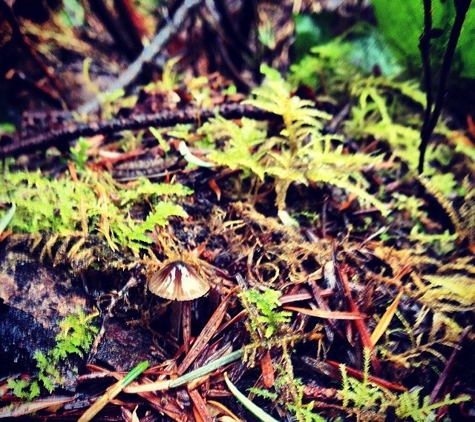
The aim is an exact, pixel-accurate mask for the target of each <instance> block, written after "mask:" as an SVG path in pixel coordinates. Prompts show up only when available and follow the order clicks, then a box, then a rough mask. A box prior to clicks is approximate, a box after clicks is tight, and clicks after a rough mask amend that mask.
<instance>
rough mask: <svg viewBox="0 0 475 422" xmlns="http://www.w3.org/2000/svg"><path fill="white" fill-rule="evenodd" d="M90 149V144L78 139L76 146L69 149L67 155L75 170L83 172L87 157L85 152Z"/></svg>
mask: <svg viewBox="0 0 475 422" xmlns="http://www.w3.org/2000/svg"><path fill="white" fill-rule="evenodd" d="M90 147H91V143H90V142H89V141H88V140H86V139H84V138H82V137H81V138H79V140H78V142H77V144H76V145H75V146H73V147H71V148H70V149H69V154H70V157H71V160H72V162H73V163H74V164H75V165H76V167H77V169H79V170H84V169H85V168H86V163H87V160H88V159H89V155H88V154H87V150H88V149H89V148H90Z"/></svg>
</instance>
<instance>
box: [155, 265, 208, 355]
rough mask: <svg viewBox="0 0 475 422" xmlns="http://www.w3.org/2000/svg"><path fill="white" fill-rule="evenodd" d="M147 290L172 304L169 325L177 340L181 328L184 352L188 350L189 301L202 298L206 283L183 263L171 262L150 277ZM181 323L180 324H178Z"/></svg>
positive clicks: (189, 329)
mask: <svg viewBox="0 0 475 422" xmlns="http://www.w3.org/2000/svg"><path fill="white" fill-rule="evenodd" d="M148 288H149V290H150V291H151V292H152V293H153V294H155V295H157V296H159V297H161V298H164V299H170V300H173V301H175V302H172V311H171V317H170V320H171V325H172V330H173V332H174V334H175V337H176V338H177V339H178V337H179V332H180V325H181V328H182V335H183V344H184V346H185V351H186V352H188V350H189V348H190V339H191V301H192V300H194V299H198V298H199V297H201V296H204V295H205V294H206V293H207V292H208V290H209V289H210V285H209V283H208V282H207V281H205V280H204V279H203V278H201V277H200V276H199V275H198V272H197V271H196V270H195V269H194V268H193V267H191V266H190V265H188V264H186V263H184V262H183V261H172V262H170V263H168V264H167V265H165V266H164V267H163V268H161V269H160V270H159V271H158V272H156V273H155V274H153V275H152V277H151V278H150V280H149V282H148ZM180 321H181V324H180Z"/></svg>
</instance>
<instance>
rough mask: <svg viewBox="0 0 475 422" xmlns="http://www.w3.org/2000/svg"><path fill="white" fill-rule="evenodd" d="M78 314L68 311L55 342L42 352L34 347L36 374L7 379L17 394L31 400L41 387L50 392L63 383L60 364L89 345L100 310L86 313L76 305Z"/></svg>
mask: <svg viewBox="0 0 475 422" xmlns="http://www.w3.org/2000/svg"><path fill="white" fill-rule="evenodd" d="M77 311H78V313H77V315H68V316H67V317H65V318H64V319H63V320H62V321H61V322H60V323H59V327H60V332H59V334H58V335H57V336H56V346H55V347H54V348H53V349H51V350H49V351H48V352H47V353H43V352H41V351H40V350H37V351H36V352H35V354H34V358H35V360H36V367H37V369H38V374H37V375H36V377H35V378H33V379H32V380H31V381H25V380H22V379H18V380H13V379H10V380H9V381H8V386H9V388H11V389H12V390H13V394H15V395H16V396H17V397H19V398H23V399H26V400H32V399H34V398H35V397H37V396H39V395H40V393H41V387H43V388H45V389H46V390H48V391H49V392H50V393H52V392H53V390H54V389H55V388H56V387H57V386H59V385H62V384H63V379H62V375H61V369H60V366H61V364H62V362H64V361H65V360H66V359H68V357H70V356H71V355H73V354H77V355H79V356H81V357H83V356H84V354H85V353H86V352H88V351H89V348H90V347H91V345H92V342H93V340H94V335H95V334H96V333H97V332H98V331H99V330H98V328H97V327H95V326H94V325H93V323H92V320H93V319H94V318H96V317H97V316H98V315H99V313H98V312H96V313H93V314H91V315H85V314H84V312H83V310H82V309H81V308H79V307H78V310H77Z"/></svg>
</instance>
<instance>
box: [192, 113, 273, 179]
mask: <svg viewBox="0 0 475 422" xmlns="http://www.w3.org/2000/svg"><path fill="white" fill-rule="evenodd" d="M199 133H201V134H206V135H207V137H208V139H210V140H211V141H213V142H216V141H218V140H219V139H223V138H225V139H227V145H226V147H225V149H224V151H213V152H212V153H211V154H209V155H208V158H209V159H210V160H212V161H214V162H215V163H217V164H219V165H222V166H227V167H229V168H230V169H232V170H234V169H236V168H239V169H241V170H243V171H244V172H245V173H244V176H249V175H250V173H253V174H256V175H257V176H258V177H259V178H260V179H261V180H263V179H264V175H265V168H264V166H263V165H262V164H261V162H260V159H261V158H262V157H263V156H264V155H265V153H266V152H265V149H264V148H259V146H262V145H263V144H264V142H265V140H266V131H265V128H264V126H263V125H262V123H259V122H257V121H255V120H251V119H246V118H243V119H242V121H241V125H238V124H236V123H234V122H233V121H231V120H226V119H224V118H223V117H216V118H215V119H211V120H210V121H209V122H207V123H205V124H204V125H203V126H202V127H201V128H200V130H199Z"/></svg>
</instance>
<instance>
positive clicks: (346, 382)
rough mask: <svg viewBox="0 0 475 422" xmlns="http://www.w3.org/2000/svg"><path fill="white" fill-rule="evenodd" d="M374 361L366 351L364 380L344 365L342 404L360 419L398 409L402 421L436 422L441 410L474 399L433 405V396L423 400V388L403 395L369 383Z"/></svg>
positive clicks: (447, 398) (446, 400)
mask: <svg viewBox="0 0 475 422" xmlns="http://www.w3.org/2000/svg"><path fill="white" fill-rule="evenodd" d="M370 362H371V351H370V349H368V348H366V349H365V350H364V367H363V380H362V381H360V380H357V379H355V378H353V377H350V376H349V375H348V372H347V371H346V368H345V366H344V365H340V371H341V376H342V388H341V390H340V391H339V392H340V394H341V396H342V398H343V403H342V405H343V407H344V408H347V409H348V412H349V413H355V414H356V415H357V416H358V419H359V420H371V419H365V418H364V417H362V415H364V414H365V412H372V413H373V414H375V415H384V414H386V411H387V409H388V408H389V407H394V408H395V409H396V415H397V417H398V418H400V419H401V420H407V419H408V418H411V419H412V420H413V421H414V422H424V421H432V420H436V414H435V413H434V411H435V410H437V409H438V408H440V407H444V406H450V405H452V404H457V403H461V402H463V401H468V400H470V397H469V396H461V397H457V398H453V399H452V398H450V396H449V395H447V396H446V397H445V398H444V399H443V400H442V401H440V402H437V403H432V404H430V397H429V396H425V397H423V398H422V402H421V397H420V392H421V391H422V387H420V388H416V389H413V390H411V391H406V392H403V393H393V392H391V391H389V390H386V389H385V388H383V387H381V386H379V385H377V384H375V383H373V382H371V381H369V369H370V366H371V365H370Z"/></svg>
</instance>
